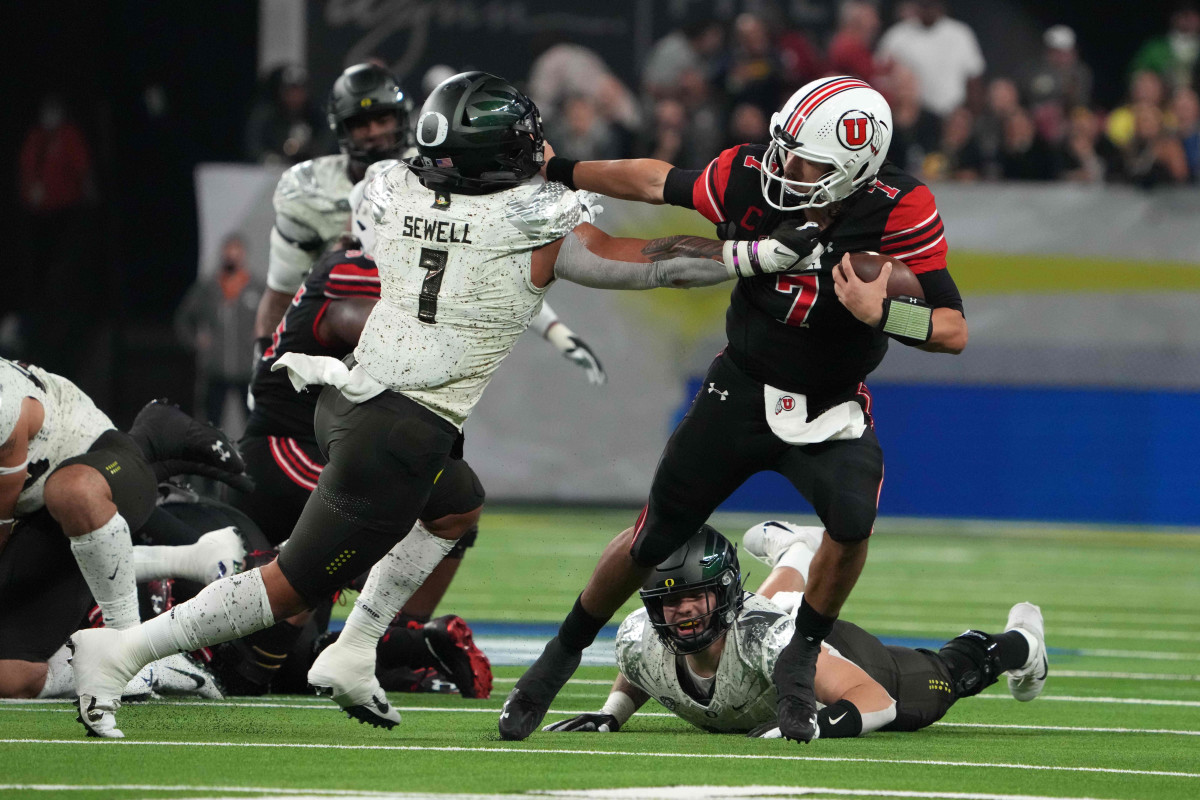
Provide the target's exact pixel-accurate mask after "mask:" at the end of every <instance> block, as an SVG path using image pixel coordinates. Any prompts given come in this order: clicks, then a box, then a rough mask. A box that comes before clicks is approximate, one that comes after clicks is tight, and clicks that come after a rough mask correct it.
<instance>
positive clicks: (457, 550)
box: [446, 525, 479, 560]
mask: <svg viewBox="0 0 1200 800" xmlns="http://www.w3.org/2000/svg"><path fill="white" fill-rule="evenodd" d="M477 536H479V526H478V525H472V526H471V527H470V528H468V529H467V532H466V533H464V534H463V535H462V536H460V537H458V541H456V542H455V543H454V547H451V548H450V552H449V553H446V558H457V559H460V560H461V559H462V557H463V556H465V555H466V554H467V548H468V547H474V546H475V538H476V537H477Z"/></svg>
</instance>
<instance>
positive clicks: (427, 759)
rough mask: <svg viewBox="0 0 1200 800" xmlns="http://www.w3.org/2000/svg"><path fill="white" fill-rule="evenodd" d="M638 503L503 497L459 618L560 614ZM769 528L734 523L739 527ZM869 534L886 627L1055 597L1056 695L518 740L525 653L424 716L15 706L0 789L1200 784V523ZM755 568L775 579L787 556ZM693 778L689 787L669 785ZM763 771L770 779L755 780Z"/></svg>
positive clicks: (562, 702)
mask: <svg viewBox="0 0 1200 800" xmlns="http://www.w3.org/2000/svg"><path fill="white" fill-rule="evenodd" d="M633 517H634V512H632V511H631V512H623V513H616V512H599V511H597V512H593V511H575V512H567V511H555V510H500V511H489V512H487V513H485V516H484V525H483V527H482V530H481V533H480V537H479V543H478V545H477V547H476V548H475V550H474V551H472V552H471V553H470V554H469V556H468V558H467V560H466V561H465V562H464V565H463V568H462V570H461V572H460V574H459V579H458V581H457V582H456V584H455V586H454V587H453V589H452V590H451V594H450V596H448V597H447V599H446V601H445V603H444V605H443V608H442V611H446V612H449V611H453V612H456V613H459V614H461V615H462V616H464V617H465V618H467V619H468V620H469V621H471V622H476V621H481V620H495V621H505V620H507V621H521V622H551V621H557V620H558V619H559V618H560V617H561V616H562V614H563V613H564V612H565V611H566V610H567V609H568V608H569V606H570V603H571V601H572V599H573V597H574V595H575V593H576V592H577V591H578V589H579V588H580V587H581V586H582V583H583V581H584V580H585V579H586V577H587V574H588V572H589V571H590V569H591V566H592V565H593V564H594V562H595V557H596V554H597V553H598V552H599V549H600V547H601V546H602V544H603V543H604V542H605V541H607V539H608V538H610V537H611V536H612V535H613V534H615V533H616V532H617V531H619V530H620V529H621V528H622V527H624V526H625V525H627V524H628V523H629V522H630V521H631V520H632V519H633ZM756 521H758V518H757V517H747V516H733V515H724V516H719V517H718V518H717V519H716V520H714V522H715V523H716V524H717V525H718V527H720V528H722V529H723V530H725V531H726V532H727V533H730V534H735V535H734V537H733V538H740V535H741V534H740V531H742V530H744V529H745V528H746V527H747V526H748V525H749V524H750V523H753V522H756ZM796 521H803V520H796ZM871 548H872V552H871V557H870V560H869V562H868V565H867V569H866V572H865V573H864V575H863V577H862V579H861V581H860V582H859V585H858V588H857V590H856V591H855V594H854V596H853V598H852V600H851V603H850V604H849V605H848V607H847V609H846V612H845V614H844V616H845V617H846V618H847V619H851V620H853V621H854V622H857V623H859V624H860V625H862V626H864V627H865V628H867V629H868V630H870V631H872V632H873V633H876V634H879V635H881V636H890V637H905V638H912V639H921V640H929V641H931V642H932V641H933V640H943V639H946V638H949V637H951V636H953V635H955V634H957V633H960V632H961V631H962V630H963V629H965V628H967V627H979V628H984V629H989V628H990V629H997V628H998V627H1000V626H1002V625H1003V622H1004V619H1005V616H1006V614H1007V610H1008V608H1009V606H1011V605H1012V604H1013V603H1014V602H1017V601H1020V600H1030V601H1033V602H1036V603H1038V604H1040V605H1041V606H1042V608H1043V611H1044V613H1045V617H1046V625H1047V642H1048V644H1049V646H1050V647H1051V677H1050V681H1049V683H1048V684H1047V688H1046V693H1045V694H1044V695H1043V696H1042V697H1041V698H1039V699H1038V700H1036V701H1035V702H1033V703H1029V704H1018V703H1016V702H1015V701H1013V700H1012V699H1011V698H1009V697H1008V695H1007V692H1006V691H1005V689H1004V685H1003V682H1002V683H1001V684H1000V685H998V686H996V687H993V688H992V689H991V690H989V691H988V692H986V693H985V694H984V695H982V696H980V697H976V698H970V699H967V700H964V701H962V702H961V703H959V704H958V705H956V706H955V707H954V708H953V709H951V711H950V713H949V715H948V716H947V717H946V719H945V720H943V722H942V723H940V724H938V725H935V726H934V727H932V728H929V729H926V730H924V731H921V732H918V733H912V734H880V733H876V734H872V735H870V736H868V737H865V738H863V739H853V740H836V741H817V742H815V743H813V744H811V745H809V746H804V747H802V746H799V745H797V744H794V743H787V742H783V741H778V740H776V741H754V740H747V739H744V738H742V737H739V736H716V735H712V734H706V733H702V732H699V731H697V730H695V729H692V728H690V727H689V726H688V725H686V724H685V723H683V722H680V721H676V720H675V719H673V718H671V717H669V716H666V715H665V714H664V710H663V709H662V708H660V707H658V706H654V705H653V704H651V706H653V707H651V706H647V709H646V710H647V711H650V712H652V713H651V714H650V715H639V716H635V717H634V719H633V720H632V721H631V722H630V723H629V725H628V726H627V729H626V730H623V731H622V732H620V733H617V734H535V735H534V736H532V737H531V738H530V739H529V740H528V741H526V742H523V743H516V744H514V743H505V742H500V741H499V740H498V738H497V735H496V709H498V708H499V706H500V703H501V701H502V699H503V697H504V695H505V694H506V693H507V691H508V689H509V688H510V687H511V686H512V682H513V680H514V679H515V678H516V676H517V675H519V674H520V672H521V669H520V668H518V667H504V668H498V669H497V670H496V672H497V684H496V691H495V692H494V694H493V698H492V699H491V700H487V701H464V700H461V699H460V698H458V697H447V696H430V695H393V696H392V700H393V702H394V703H395V704H396V705H397V706H399V707H400V708H401V712H402V714H403V715H404V723H403V725H402V726H401V727H399V728H397V729H396V730H395V731H393V732H391V733H388V732H384V731H379V730H374V729H371V728H367V727H365V726H360V725H358V724H356V723H351V722H350V721H348V720H347V719H346V718H345V717H343V716H342V715H341V714H339V713H336V712H335V711H334V707H333V706H332V704H330V703H328V702H327V701H323V700H318V699H316V698H309V697H284V696H279V697H270V698H261V699H244V700H238V701H226V702H208V701H205V702H200V701H192V702H167V701H164V702H158V703H153V704H146V705H141V706H127V707H125V708H123V709H122V710H121V712H120V714H119V716H118V720H119V724H120V727H122V728H123V729H124V731H125V733H126V736H127V737H129V738H127V739H126V740H124V741H123V742H98V741H95V740H92V741H87V740H85V739H84V738H83V737H82V729H81V728H80V727H79V726H78V725H77V723H76V722H75V721H74V713H73V712H72V711H71V709H70V707H69V706H68V705H67V704H64V703H33V702H25V703H6V704H0V800H5V799H6V798H10V797H37V798H49V797H57V796H61V797H70V798H81V799H82V800H86V798H93V797H104V798H109V797H111V798H139V797H147V798H149V797H171V798H181V797H187V798H191V797H195V798H201V797H205V798H211V797H250V796H255V797H263V796H268V797H276V796H277V797H289V798H296V797H301V796H313V797H316V796H321V797H328V796H383V795H398V796H403V797H417V796H421V797H423V796H427V795H429V794H434V795H435V796H442V797H445V796H454V797H466V796H470V797H478V796H491V795H501V794H508V793H517V794H521V793H526V792H530V793H533V792H539V793H542V794H541V796H543V797H544V796H547V795H546V794H545V793H544V792H545V791H547V790H550V791H551V794H550V796H560V797H626V798H654V797H678V798H703V797H734V796H737V797H805V798H841V797H866V796H869V797H884V798H890V797H929V798H1016V797H1024V798H1031V797H1055V798H1066V797H1071V798H1181V799H1182V798H1196V797H1200V567H1198V566H1197V565H1198V564H1200V536H1197V535H1194V534H1189V533H1188V532H1147V531H1136V530H1118V529H1092V528H1089V529H1084V528H1068V527H1060V526H1048V525H1046V526H1043V525H1029V526H1017V525H1006V524H998V523H944V522H939V523H921V522H917V521H912V520H895V519H890V520H881V521H880V523H879V525H878V526H877V528H876V535H875V538H874V539H873V540H872V545H871ZM746 567H749V568H750V572H751V577H750V580H749V585H751V586H755V585H757V583H758V582H759V581H761V579H762V578H763V577H764V575H765V572H766V569H765V567H762V566H761V565H759V564H758V563H757V562H754V561H749V560H748V563H744V564H743V568H744V569H745V568H746ZM631 607H632V606H631ZM612 675H613V670H612V668H608V667H590V668H584V669H582V670H581V671H580V673H579V674H578V675H577V680H575V681H574V682H573V683H571V684H570V685H569V686H568V688H567V690H566V691H564V693H563V694H562V695H561V696H560V698H559V700H558V702H557V703H556V705H555V710H556V711H558V712H562V713H569V712H580V711H591V710H596V709H598V708H599V706H600V705H601V704H602V702H603V700H604V697H605V696H606V695H607V692H608V688H607V685H608V682H609V681H610V680H611V678H612ZM551 718H554V717H553V712H552V717H551ZM671 786H677V787H678V786H681V787H688V788H681V789H674V790H672V789H663V788H649V787H671ZM698 786H709V787H716V788H709V789H703V790H702V789H698V788H695V787H698ZM747 786H756V787H760V788H758V789H753V790H746V789H743V788H735V787H747ZM623 787H627V788H626V790H625V791H624V792H617V791H614V790H618V789H621V788H623ZM761 787H793V788H791V789H790V790H786V791H785V790H782V789H769V788H761ZM603 790H610V791H608V792H605V791H603ZM438 793H440V794H438Z"/></svg>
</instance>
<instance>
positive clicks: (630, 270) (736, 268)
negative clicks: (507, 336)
mask: <svg viewBox="0 0 1200 800" xmlns="http://www.w3.org/2000/svg"><path fill="white" fill-rule="evenodd" d="M810 229H811V230H810ZM817 233H818V231H817V229H816V226H815V225H812V224H811V223H810V224H809V225H806V226H802V227H801V228H796V229H789V230H787V231H786V232H784V234H783V235H780V234H779V232H777V233H776V235H775V236H774V237H773V238H771V239H761V240H759V241H755V242H735V241H725V242H722V241H719V240H717V239H706V238H704V237H701V236H667V237H663V238H660V239H621V238H615V237H612V236H609V235H608V234H606V233H604V232H603V231H601V230H600V229H599V228H597V227H595V226H594V225H591V224H588V223H583V224H581V225H578V226H576V227H575V229H574V230H573V231H572V232H571V233H569V234H568V235H567V236H566V237H565V238H563V239H559V240H556V241H554V242H552V243H550V244H548V245H546V246H545V247H542V248H539V249H538V250H535V251H534V253H533V272H532V277H533V282H534V285H536V286H547V285H549V283H550V281H551V280H553V279H554V278H562V279H563V280H568V281H571V282H572V283H578V284H580V285H582V286H590V287H592V288H596V289H657V288H676V289H689V288H693V287H697V286H712V285H714V284H717V283H722V282H724V281H728V280H733V279H735V278H750V277H754V276H756V275H767V274H771V273H776V272H785V271H787V270H790V269H795V268H803V267H804V266H805V265H807V264H808V263H809V262H811V261H812V260H814V259H816V258H818V257H819V256H820V255H821V253H822V252H823V246H822V245H821V244H820V243H819V242H818V241H817V238H816V234H817Z"/></svg>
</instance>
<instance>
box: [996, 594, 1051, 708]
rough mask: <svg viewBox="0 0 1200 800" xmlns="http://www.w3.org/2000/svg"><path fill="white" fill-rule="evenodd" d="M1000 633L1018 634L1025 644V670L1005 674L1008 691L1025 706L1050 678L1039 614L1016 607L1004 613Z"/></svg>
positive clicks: (1026, 606) (1030, 607) (1029, 605)
mask: <svg viewBox="0 0 1200 800" xmlns="http://www.w3.org/2000/svg"><path fill="white" fill-rule="evenodd" d="M1004 629H1005V630H1006V631H1012V630H1017V631H1020V632H1021V633H1023V634H1025V638H1026V639H1028V640H1029V658H1028V659H1027V660H1026V661H1025V666H1023V667H1021V668H1020V669H1013V670H1009V671H1008V691H1009V692H1011V693H1012V696H1013V697H1015V698H1016V699H1017V700H1020V701H1021V702H1022V703H1028V702H1029V701H1030V700H1032V699H1034V698H1035V697H1037V696H1038V695H1039V694H1041V693H1042V687H1044V686H1045V685H1046V676H1047V675H1049V674H1050V661H1049V659H1048V658H1047V657H1046V630H1045V624H1044V623H1043V622H1042V610H1041V609H1040V608H1038V607H1037V606H1035V605H1034V604H1033V603H1017V604H1016V605H1015V606H1013V607H1012V610H1010V611H1009V612H1008V623H1007V625H1005V628H1004Z"/></svg>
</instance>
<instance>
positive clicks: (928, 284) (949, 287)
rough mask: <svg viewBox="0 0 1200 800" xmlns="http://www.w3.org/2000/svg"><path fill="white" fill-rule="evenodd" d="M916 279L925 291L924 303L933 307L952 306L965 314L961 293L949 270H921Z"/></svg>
mask: <svg viewBox="0 0 1200 800" xmlns="http://www.w3.org/2000/svg"><path fill="white" fill-rule="evenodd" d="M917 280H918V281H920V282H921V289H922V291H924V292H925V302H926V303H928V304H929V305H931V306H933V307H934V308H953V309H955V310H956V311H958V313H960V314H962V315H963V316H964V317H965V316H966V313H965V312H964V311H963V301H962V295H961V294H959V293H958V286H957V285H956V284H955V283H954V278H952V277H950V270H948V269H935V270H933V271H932V272H922V273H920V274H919V275H917Z"/></svg>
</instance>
